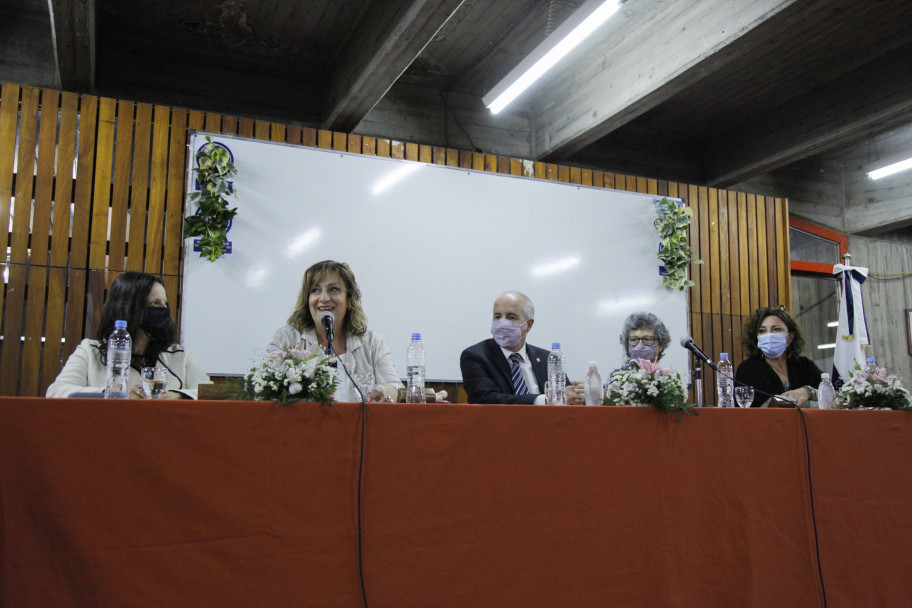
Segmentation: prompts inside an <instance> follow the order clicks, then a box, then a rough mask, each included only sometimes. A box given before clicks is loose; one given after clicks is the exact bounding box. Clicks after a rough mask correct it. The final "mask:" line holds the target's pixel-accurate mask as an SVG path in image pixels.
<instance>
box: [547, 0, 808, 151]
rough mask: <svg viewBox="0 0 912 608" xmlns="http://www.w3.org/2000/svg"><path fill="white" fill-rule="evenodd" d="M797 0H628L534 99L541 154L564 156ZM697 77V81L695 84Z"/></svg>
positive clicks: (723, 61) (714, 61)
mask: <svg viewBox="0 0 912 608" xmlns="http://www.w3.org/2000/svg"><path fill="white" fill-rule="evenodd" d="M795 3H796V0H756V1H754V2H731V0H702V1H701V2H699V3H692V2H662V1H661V0H630V1H629V2H627V3H626V4H625V5H624V8H622V9H621V13H620V14H619V15H616V16H615V17H614V18H613V19H618V18H621V19H623V20H626V21H620V23H618V22H613V21H612V20H609V22H608V23H607V24H606V25H605V26H603V27H606V26H607V27H608V30H606V32H607V33H606V32H602V33H600V34H599V35H600V36H602V37H603V41H602V42H600V43H599V46H598V48H596V49H594V50H593V51H591V52H587V53H586V60H585V61H578V62H577V65H578V66H579V67H578V68H577V69H576V70H567V69H565V70H564V71H563V73H562V74H561V76H560V77H559V78H558V79H557V81H556V82H550V83H549V84H548V85H547V91H546V92H544V93H542V94H541V97H540V98H539V100H537V101H536V102H535V106H536V108H540V111H538V112H537V113H536V115H535V119H534V121H535V127H534V129H535V136H534V142H535V151H536V157H537V158H540V159H545V160H551V161H553V160H562V159H564V158H566V157H567V156H568V155H570V154H572V153H573V152H576V151H577V150H580V149H581V148H583V147H584V146H587V145H589V144H591V143H593V142H594V141H596V140H598V139H600V138H601V137H604V136H605V135H607V134H608V133H611V132H612V131H614V130H616V129H618V128H619V127H621V126H623V125H625V124H627V123H628V122H630V121H631V120H633V119H635V118H637V117H638V116H640V115H642V114H643V113H645V112H647V111H649V110H651V109H652V108H654V107H656V106H657V105H659V104H660V103H662V102H664V101H667V100H669V99H671V98H672V97H673V96H674V95H676V94H678V93H680V92H681V91H683V90H685V89H686V88H688V87H691V86H699V84H698V83H699V81H700V80H702V79H703V78H704V77H705V76H707V75H709V74H711V73H712V72H714V71H715V70H717V69H719V68H721V67H723V66H725V65H727V64H728V63H729V62H730V61H732V60H733V59H734V58H736V57H739V56H741V55H742V54H745V53H749V52H751V50H752V49H754V48H756V47H757V46H760V45H769V44H773V43H772V42H770V41H771V39H774V38H775V33H776V32H777V31H779V30H781V29H782V28H783V27H785V26H786V25H787V23H791V22H794V21H796V20H799V19H801V18H803V16H804V14H803V11H802V10H801V9H799V8H796V10H790V11H787V10H786V9H788V8H789V7H791V6H792V5H793V4H795ZM695 83H696V84H695Z"/></svg>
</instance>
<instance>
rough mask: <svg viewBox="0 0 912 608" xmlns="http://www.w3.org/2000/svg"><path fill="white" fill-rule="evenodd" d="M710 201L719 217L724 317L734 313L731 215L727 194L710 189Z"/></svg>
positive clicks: (721, 310) (721, 311)
mask: <svg viewBox="0 0 912 608" xmlns="http://www.w3.org/2000/svg"><path fill="white" fill-rule="evenodd" d="M709 196H710V201H711V203H712V204H714V205H715V207H716V213H717V214H718V217H719V295H720V296H721V297H720V300H721V301H720V305H721V308H720V310H719V312H720V313H722V314H723V315H730V314H731V312H732V294H731V263H732V258H731V254H730V252H729V242H728V235H729V228H730V226H729V221H730V218H729V215H728V205H726V204H725V202H726V199H725V193H724V192H723V193H721V194H720V192H719V190H717V189H715V188H710V189H709Z"/></svg>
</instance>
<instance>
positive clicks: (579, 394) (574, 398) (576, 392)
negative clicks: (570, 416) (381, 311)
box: [564, 380, 586, 405]
mask: <svg viewBox="0 0 912 608" xmlns="http://www.w3.org/2000/svg"><path fill="white" fill-rule="evenodd" d="M564 396H565V397H566V398H567V405H586V387H585V386H583V382H582V381H581V380H576V381H573V382H571V383H570V384H568V385H567V387H566V388H565V389H564Z"/></svg>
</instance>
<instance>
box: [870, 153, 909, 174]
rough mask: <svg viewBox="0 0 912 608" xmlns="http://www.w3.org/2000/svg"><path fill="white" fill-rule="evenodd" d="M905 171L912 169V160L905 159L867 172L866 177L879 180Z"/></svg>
mask: <svg viewBox="0 0 912 608" xmlns="http://www.w3.org/2000/svg"><path fill="white" fill-rule="evenodd" d="M907 169H912V158H907V159H906V160H901V161H899V162H898V163H893V164H892V165H887V166H886V167H881V168H880V169H875V170H874V171H870V172H868V177H870V178H871V179H880V178H882V177H887V176H888V175H893V174H894V173H899V172H900V171H906V170H907Z"/></svg>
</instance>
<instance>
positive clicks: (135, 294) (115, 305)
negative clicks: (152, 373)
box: [95, 272, 177, 367]
mask: <svg viewBox="0 0 912 608" xmlns="http://www.w3.org/2000/svg"><path fill="white" fill-rule="evenodd" d="M156 283H158V284H159V285H161V286H162V287H164V283H162V282H161V279H159V278H158V277H155V276H153V275H151V274H147V273H145V272H125V273H123V274H122V275H120V276H119V277H117V278H116V279H114V282H113V283H111V287H110V289H109V290H108V297H107V298H106V299H105V303H104V306H103V307H102V309H101V319H100V320H99V324H98V331H97V332H96V334H95V339H96V340H98V350H99V354H100V355H101V362H102V363H105V364H106V363H107V359H108V336H110V335H111V332H112V331H114V321H117V320H124V321H126V322H127V332H129V334H130V337H131V338H132V339H133V340H135V339H136V334H137V332H138V331H141V329H140V325H141V324H142V322H143V316H144V315H145V313H146V306H147V304H148V300H149V292H150V291H152V287H153V286H154V285H155V284H156ZM176 343H177V324H176V323H175V322H174V319H171V323H170V327H169V328H168V331H167V332H166V333H165V337H164V339H163V340H150V341H149V345H148V346H147V347H146V352H144V353H139V357H138V358H139V359H140V360H134V361H133V363H132V365H133V367H141V366H142V364H154V363H155V362H156V361H157V360H158V355H160V354H161V353H162V352H164V351H165V350H167V349H168V348H169V347H170V346H172V345H173V344H176ZM134 359H136V357H134Z"/></svg>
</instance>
